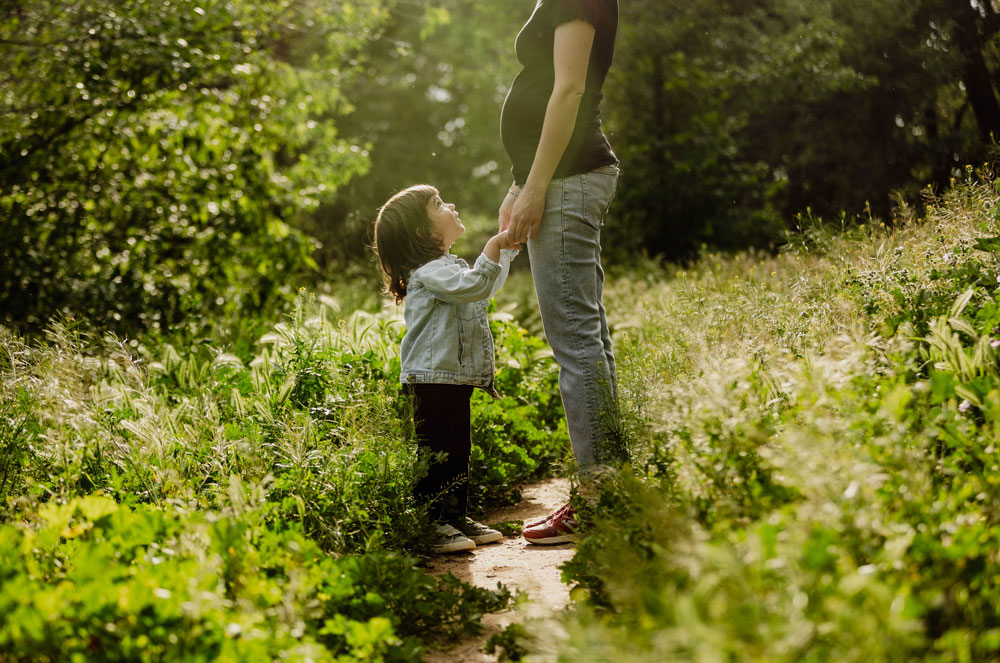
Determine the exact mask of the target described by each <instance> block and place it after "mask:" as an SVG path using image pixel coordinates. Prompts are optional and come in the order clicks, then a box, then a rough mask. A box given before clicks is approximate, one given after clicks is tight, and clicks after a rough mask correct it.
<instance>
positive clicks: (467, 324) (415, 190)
mask: <svg viewBox="0 0 1000 663" xmlns="http://www.w3.org/2000/svg"><path fill="white" fill-rule="evenodd" d="M463 232H465V226H463V225H462V220H461V219H460V218H459V216H458V212H456V211H455V206H454V205H453V204H451V203H445V202H444V201H443V200H441V196H440V195H439V194H438V191H437V189H435V188H434V187H432V186H427V185H417V186H411V187H410V188H408V189H405V190H403V191H400V192H399V193H397V194H396V195H394V196H393V197H392V198H390V199H389V200H388V202H386V203H385V205H383V206H382V207H381V209H379V212H378V217H377V218H376V220H375V253H376V255H377V256H378V258H379V262H380V263H381V266H382V276H383V280H384V281H385V285H386V289H387V290H388V291H389V294H391V295H392V296H393V298H394V299H395V300H396V303H397V304H398V303H400V302H403V301H404V299H405V302H406V304H405V308H404V313H403V317H404V319H405V321H406V335H405V336H404V337H403V342H402V344H401V346H400V355H401V360H402V370H401V374H400V380H401V381H402V382H403V384H404V385H406V387H405V388H406V390H407V392H408V393H409V394H410V395H411V396H412V398H413V404H414V410H413V418H414V424H415V426H416V434H417V444H418V446H419V448H420V449H421V450H423V451H424V452H431V465H430V467H429V468H428V471H427V475H426V476H425V477H423V478H422V479H421V480H420V481H419V482H418V483H417V485H416V488H415V490H414V493H415V496H416V497H417V499H418V500H420V501H421V502H423V503H425V504H428V506H429V510H430V511H429V512H430V516H431V518H432V519H433V520H434V521H435V522H436V523H437V527H436V530H435V539H434V540H433V541H432V542H431V546H430V550H431V552H434V553H448V552H458V551H462V550H472V549H473V548H475V547H476V545H477V544H484V543H491V542H494V541H499V540H501V539H502V538H503V535H502V534H501V533H500V532H498V531H496V530H493V529H490V528H488V527H486V526H485V525H482V524H480V523H477V522H476V521H474V520H472V519H471V518H468V517H466V515H465V511H466V503H467V501H468V493H469V485H468V474H469V455H470V452H471V447H472V438H471V416H470V405H469V400H470V398H471V397H472V390H473V388H475V387H480V388H482V389H485V390H486V391H488V392H489V393H491V394H494V395H495V391H494V389H493V372H494V371H493V337H492V336H491V335H490V327H489V324H488V319H487V316H486V306H487V303H488V302H489V300H490V298H491V297H493V295H494V294H495V293H496V292H497V290H499V289H500V286H501V285H502V284H503V281H504V279H506V277H507V271H508V269H509V267H510V261H511V259H512V258H513V257H514V256H516V255H517V250H516V249H520V248H521V247H520V244H517V243H514V242H511V241H510V240H509V239H508V237H507V232H506V231H504V232H501V233H500V234H498V235H495V236H494V237H491V238H490V240H489V241H488V242H486V246H485V247H484V248H483V252H482V255H480V256H479V258H477V259H476V262H475V264H474V265H473V266H472V267H471V268H470V267H469V265H468V263H466V262H465V261H464V260H462V259H461V258H457V257H455V256H453V255H452V254H451V253H449V250H450V248H451V245H452V243H453V242H454V241H455V240H456V239H458V238H459V237H460V236H461V235H462V233H463ZM442 456H443V458H442Z"/></svg>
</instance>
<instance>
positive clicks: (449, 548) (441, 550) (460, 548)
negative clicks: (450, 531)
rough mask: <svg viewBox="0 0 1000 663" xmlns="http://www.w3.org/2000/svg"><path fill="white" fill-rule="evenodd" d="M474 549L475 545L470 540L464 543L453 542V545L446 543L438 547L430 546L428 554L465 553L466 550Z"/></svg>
mask: <svg viewBox="0 0 1000 663" xmlns="http://www.w3.org/2000/svg"><path fill="white" fill-rule="evenodd" d="M475 549H476V543H475V542H474V541H472V540H471V539H466V540H465V541H455V542H454V543H446V544H443V545H440V546H431V548H430V552H431V553H433V554H435V555H444V554H447V553H454V552H465V551H467V550H475Z"/></svg>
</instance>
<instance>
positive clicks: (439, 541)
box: [430, 525, 476, 555]
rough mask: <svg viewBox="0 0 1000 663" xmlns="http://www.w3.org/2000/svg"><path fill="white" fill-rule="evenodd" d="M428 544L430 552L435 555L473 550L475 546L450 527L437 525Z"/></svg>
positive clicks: (470, 540) (471, 541) (467, 538)
mask: <svg viewBox="0 0 1000 663" xmlns="http://www.w3.org/2000/svg"><path fill="white" fill-rule="evenodd" d="M434 531H435V536H434V538H433V539H432V540H431V542H430V551H431V552H432V553H434V554H436V555H440V554H443V553H453V552H462V551H465V550H475V548H476V544H475V542H474V541H473V540H472V539H470V538H469V537H467V536H465V535H464V534H462V533H461V532H459V531H458V530H457V529H455V528H454V527H452V526H451V525H438V526H437V528H436V529H435V530H434Z"/></svg>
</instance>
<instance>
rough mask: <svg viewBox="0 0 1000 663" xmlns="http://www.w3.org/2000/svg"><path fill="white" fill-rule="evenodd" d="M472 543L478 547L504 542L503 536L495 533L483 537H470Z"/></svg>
mask: <svg viewBox="0 0 1000 663" xmlns="http://www.w3.org/2000/svg"><path fill="white" fill-rule="evenodd" d="M469 538H470V539H472V542H473V543H475V544H476V545H477V546H481V545H483V544H484V543H494V542H496V541H503V534H501V533H500V532H493V533H491V534H483V535H481V536H470V537H469Z"/></svg>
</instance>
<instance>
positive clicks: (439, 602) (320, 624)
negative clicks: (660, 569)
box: [0, 483, 510, 663]
mask: <svg viewBox="0 0 1000 663" xmlns="http://www.w3.org/2000/svg"><path fill="white" fill-rule="evenodd" d="M238 485H239V484H238V483H236V484H234V486H237V488H235V489H238ZM263 523H264V519H263V518H262V517H261V514H258V513H255V512H254V511H246V512H244V513H243V514H241V515H240V516H234V515H228V516H227V515H221V514H213V513H211V512H207V513H192V512H186V511H182V510H176V509H173V508H168V509H158V508H152V507H147V506H140V507H138V508H135V509H130V508H128V507H124V506H120V505H118V504H116V503H115V502H114V501H113V500H111V499H109V498H107V497H103V496H99V495H92V496H87V497H83V498H77V499H74V500H71V501H69V502H68V503H66V504H56V503H51V504H48V505H46V506H44V507H43V508H42V509H41V510H40V511H39V515H38V522H37V523H36V524H34V525H32V526H18V527H14V526H9V525H8V526H5V527H4V528H3V529H2V531H0V534H2V535H0V548H2V554H0V580H2V583H0V614H2V615H3V619H2V620H0V646H2V648H3V651H4V657H5V658H4V660H8V661H16V662H23V663H26V662H32V661H39V662H41V661H53V660H90V659H91V657H93V656H94V655H95V654H97V653H99V654H100V656H101V658H102V660H107V661H137V660H138V661H257V660H275V659H278V658H281V659H283V660H299V661H307V660H314V661H341V660H351V661H372V662H375V661H419V660H421V654H422V642H426V641H427V640H429V639H431V638H434V637H443V636H448V635H451V634H455V633H460V632H475V631H476V629H477V628H478V626H477V625H478V619H479V616H480V615H481V614H482V612H483V611H491V610H497V609H501V608H503V607H504V606H505V605H506V604H507V602H508V600H509V598H510V595H509V593H507V592H506V591H503V590H498V591H487V590H483V589H476V588H471V587H468V586H463V585H460V584H459V583H457V581H455V579H454V578H452V577H450V576H446V577H445V578H442V579H440V580H435V579H433V578H431V577H430V576H428V575H427V574H426V573H424V572H423V571H421V570H419V569H417V568H416V567H415V566H414V561H415V560H413V559H410V558H406V557H402V556H400V555H398V554H396V553H388V552H384V553H374V554H371V555H365V556H361V557H342V558H334V557H330V556H328V555H326V554H324V553H323V552H322V551H320V550H319V548H318V547H317V546H316V545H315V544H314V543H312V542H311V541H309V540H308V539H306V538H304V537H302V536H301V535H300V534H297V533H294V532H291V531H287V530H286V531H281V532H276V531H273V530H269V529H267V528H265V527H263Z"/></svg>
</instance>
